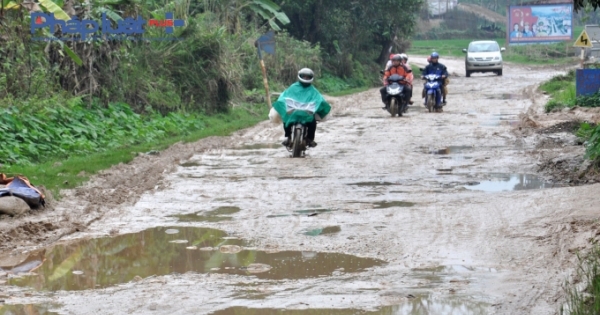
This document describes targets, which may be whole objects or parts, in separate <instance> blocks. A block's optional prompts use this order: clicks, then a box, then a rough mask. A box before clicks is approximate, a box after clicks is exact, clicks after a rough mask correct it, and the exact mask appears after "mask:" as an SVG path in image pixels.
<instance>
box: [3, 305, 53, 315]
mask: <svg viewBox="0 0 600 315" xmlns="http://www.w3.org/2000/svg"><path fill="white" fill-rule="evenodd" d="M54 308H56V306H53V305H38V304H0V315H58V313H55V312H52V311H50V309H54Z"/></svg>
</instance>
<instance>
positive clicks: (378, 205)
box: [351, 201, 416, 209]
mask: <svg viewBox="0 0 600 315" xmlns="http://www.w3.org/2000/svg"><path fill="white" fill-rule="evenodd" d="M351 203H355V204H356V203H357V204H370V205H373V208H375V209H387V208H394V207H401V208H404V207H412V206H414V205H415V204H416V203H414V202H408V201H378V202H367V201H355V202H351Z"/></svg>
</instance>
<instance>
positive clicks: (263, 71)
mask: <svg viewBox="0 0 600 315" xmlns="http://www.w3.org/2000/svg"><path fill="white" fill-rule="evenodd" d="M260 67H261V68H262V74H263V84H264V85H265V91H267V103H268V104H269V107H273V105H271V93H269V82H268V81H267V68H265V62H264V60H262V59H260Z"/></svg>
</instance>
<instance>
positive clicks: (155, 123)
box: [0, 102, 203, 164]
mask: <svg viewBox="0 0 600 315" xmlns="http://www.w3.org/2000/svg"><path fill="white" fill-rule="evenodd" d="M202 127H203V124H202V122H201V121H200V120H199V119H198V116H197V115H184V114H176V113H169V114H168V115H166V116H162V115H160V114H158V113H152V114H151V115H148V116H141V115H139V114H136V113H134V112H133V111H132V110H131V108H130V107H129V106H127V105H125V104H119V103H116V104H111V105H109V106H108V108H101V107H98V106H94V107H93V108H91V109H86V108H83V107H82V105H81V103H79V102H77V103H74V104H71V105H70V106H69V105H67V106H56V105H55V106H52V107H45V108H43V109H41V110H39V111H36V112H31V111H24V110H22V109H20V108H19V107H11V108H3V109H0V133H1V134H3V135H4V136H3V145H2V146H1V147H0V162H1V163H8V164H29V163H32V162H39V161H41V160H42V159H44V158H47V157H51V156H67V155H71V154H76V155H77V154H85V153H89V152H96V151H104V150H108V149H115V148H118V147H121V146H126V145H133V144H139V143H142V142H154V141H156V140H157V139H161V138H165V137H168V136H176V135H182V134H188V133H190V132H191V131H193V130H198V129H200V128H202Z"/></svg>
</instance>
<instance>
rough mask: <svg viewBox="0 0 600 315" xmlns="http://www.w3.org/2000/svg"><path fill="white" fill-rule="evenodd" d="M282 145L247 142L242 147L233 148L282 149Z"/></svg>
mask: <svg viewBox="0 0 600 315" xmlns="http://www.w3.org/2000/svg"><path fill="white" fill-rule="evenodd" d="M281 147H282V146H281V144H279V143H255V144H247V145H243V146H240V147H235V148H232V150H263V149H280V148H281Z"/></svg>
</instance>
